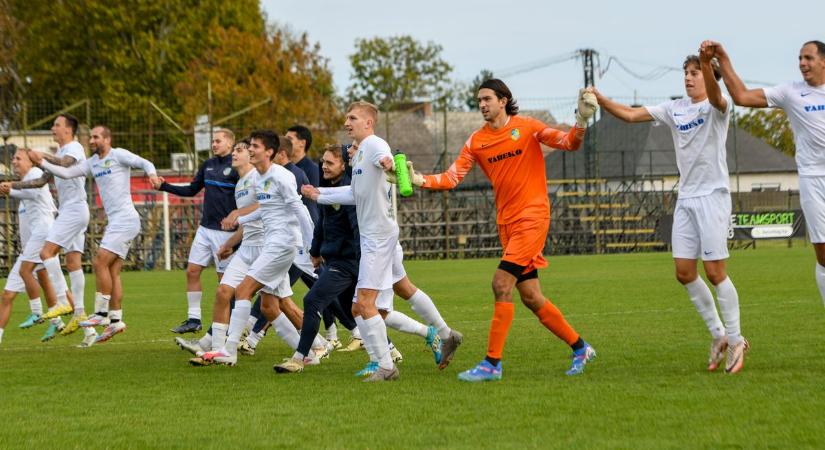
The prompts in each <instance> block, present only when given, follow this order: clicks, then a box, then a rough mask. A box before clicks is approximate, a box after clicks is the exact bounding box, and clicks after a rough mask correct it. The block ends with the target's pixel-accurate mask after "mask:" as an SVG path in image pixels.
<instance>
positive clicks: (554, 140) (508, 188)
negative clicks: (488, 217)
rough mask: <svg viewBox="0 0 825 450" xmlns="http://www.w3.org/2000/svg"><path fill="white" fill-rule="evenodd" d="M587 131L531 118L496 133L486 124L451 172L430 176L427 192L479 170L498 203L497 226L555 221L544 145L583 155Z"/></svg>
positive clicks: (426, 181)
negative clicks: (475, 167) (580, 151)
mask: <svg viewBox="0 0 825 450" xmlns="http://www.w3.org/2000/svg"><path fill="white" fill-rule="evenodd" d="M584 131H585V130H584V129H583V128H578V127H574V128H571V129H570V131H568V132H564V131H560V130H556V129H553V128H549V127H548V126H547V125H545V124H544V123H542V122H541V121H539V120H536V119H533V118H530V117H521V116H510V118H509V121H508V122H507V124H506V125H504V126H503V127H501V128H499V129H498V130H493V129H491V128H490V126H489V125H488V124H485V125H484V126H483V127H481V128H480V129H479V130H478V131H476V132H475V133H473V134H472V135H470V138H469V139H467V142H466V143H465V144H464V148H462V149H461V154H460V155H458V159H456V160H455V162H453V164H452V165H451V166H450V168H449V169H447V171H446V172H443V173H440V174H437V175H425V176H424V186H423V187H424V188H426V189H452V188H454V187H455V186H456V185H458V183H460V182H461V180H462V179H463V178H464V177H465V176H466V175H467V173H469V172H470V169H472V168H473V164H478V165H479V167H481V170H483V171H484V173H485V174H486V175H487V178H489V179H490V182H491V183H492V185H493V192H494V193H495V197H496V223H499V224H506V223H512V222H515V221H517V220H519V219H523V218H529V217H532V218H550V202H549V201H548V199H547V175H546V174H545V171H544V156H543V155H542V153H541V145H539V142H541V143H543V144H544V145H547V146H549V147H553V148H557V149H561V150H578V148H579V147H580V146H581V143H582V140H583V138H584Z"/></svg>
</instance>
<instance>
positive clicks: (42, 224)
mask: <svg viewBox="0 0 825 450" xmlns="http://www.w3.org/2000/svg"><path fill="white" fill-rule="evenodd" d="M12 166H13V167H14V170H15V172H16V173H17V175H19V176H20V177H22V181H30V180H34V179H38V178H40V177H41V176H42V175H43V171H41V170H40V169H38V168H37V167H32V162H31V160H30V159H29V156H28V153H27V151H26V149H18V150H17V151H16V152H15V153H14V158H13V159H12ZM11 186H12V183H10V182H6V183H2V184H0V193H2V194H8V195H9V196H10V197H12V198H16V199H18V200H19V201H20V203H19V205H18V209H17V212H18V214H17V219H18V228H17V230H18V234H19V236H20V247H21V248H22V252H21V253H20V255H18V257H17V260H16V261H15V262H14V267H12V269H11V271H10V272H9V276H8V278H7V279H6V286H5V289H4V291H3V300H2V303H0V342H2V340H3V329H4V328H5V327H6V325H7V324H8V322H9V315H10V314H11V308H12V302H13V301H14V299H15V297H17V294H18V293H20V292H23V291H26V294H28V296H29V307H30V309H31V314H30V315H29V316H28V317H27V318H26V320H25V321H23V323H21V324H20V328H29V327H32V326H34V325H35V324H36V323H40V322H42V321H43V319H41V317H40V316H42V315H43V305H42V303H41V300H40V287H41V285H42V286H43V291H44V293H45V295H46V302H47V304H48V305H49V307H50V308H53V307H54V306H55V305H56V301H55V295H54V290H53V289H52V287H51V283H50V282H49V277H48V274H47V273H46V271H45V270H43V266H42V265H41V264H40V262H41V260H40V250H41V249H42V247H43V241H45V239H46V236H48V234H49V228H50V227H51V226H52V224H53V223H54V213H55V212H57V208H55V206H54V200H53V199H52V194H51V192H49V187H48V186H45V185H44V186H41V187H40V188H38V189H24V190H18V189H12V187H11ZM34 272H37V278H35V275H34ZM38 279H39V283H38ZM62 324H63V321H62V320H61V319H60V317H56V318H54V319H51V324H50V326H49V330H47V332H46V334H45V335H44V336H43V339H42V340H44V341H46V340H49V339H51V338H53V337H54V336H55V333H56V331H57V329H58V328H59V327H60V326H62Z"/></svg>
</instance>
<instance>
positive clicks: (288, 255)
mask: <svg viewBox="0 0 825 450" xmlns="http://www.w3.org/2000/svg"><path fill="white" fill-rule="evenodd" d="M297 252H298V250H297V249H296V248H295V247H272V246H264V247H263V249H262V250H261V254H260V255H259V256H258V258H257V259H256V260H255V262H254V263H252V265H251V266H250V267H249V272H248V273H247V275H248V276H250V277H252V278H254V279H255V280H256V281H257V282H259V283H261V284H262V285H264V287H263V289H262V290H263V291H264V292H266V293H268V294H272V295H274V296H276V297H281V298H284V297H289V296H291V295H292V288H291V287H290V285H289V268H290V267H292V261H293V260H294V259H295V254H296V253H297Z"/></svg>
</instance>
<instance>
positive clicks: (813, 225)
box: [799, 177, 825, 244]
mask: <svg viewBox="0 0 825 450" xmlns="http://www.w3.org/2000/svg"><path fill="white" fill-rule="evenodd" d="M799 203H800V204H801V205H802V212H803V213H804V214H805V226H806V228H807V229H808V238H809V239H810V240H811V242H812V243H814V244H822V243H825V177H799Z"/></svg>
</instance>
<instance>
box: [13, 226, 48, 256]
mask: <svg viewBox="0 0 825 450" xmlns="http://www.w3.org/2000/svg"><path fill="white" fill-rule="evenodd" d="M52 225H53V224H44V225H41V226H38V227H37V228H35V229H34V230H32V234H31V236H30V237H29V240H28V241H27V242H26V245H24V246H23V252H22V253H20V257H19V258H18V259H20V260H22V261H29V262H33V263H38V264H39V263H42V262H43V261H42V260H41V259H40V250H42V249H43V244H44V243H45V242H46V238H47V237H48V236H49V230H50V228H51V226H52Z"/></svg>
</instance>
